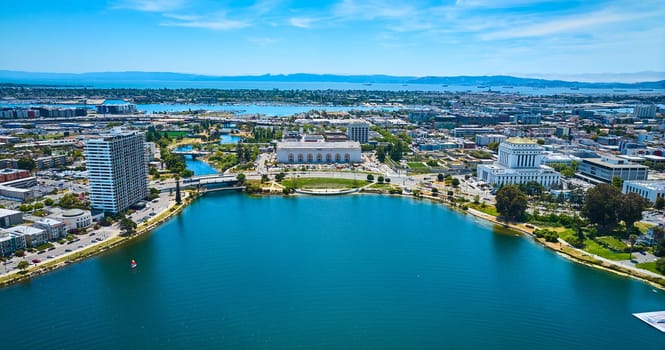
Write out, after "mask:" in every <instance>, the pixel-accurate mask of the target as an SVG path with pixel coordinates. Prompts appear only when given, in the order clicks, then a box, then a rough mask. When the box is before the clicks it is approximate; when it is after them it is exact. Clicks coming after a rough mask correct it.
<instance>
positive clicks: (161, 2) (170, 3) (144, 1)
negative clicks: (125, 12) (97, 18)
mask: <svg viewBox="0 0 665 350" xmlns="http://www.w3.org/2000/svg"><path fill="white" fill-rule="evenodd" d="M185 4H186V2H185V1H184V0H120V1H118V2H116V3H115V4H114V5H113V8H116V9H129V10H135V11H143V12H168V11H175V10H178V9H181V8H182V7H184V6H185Z"/></svg>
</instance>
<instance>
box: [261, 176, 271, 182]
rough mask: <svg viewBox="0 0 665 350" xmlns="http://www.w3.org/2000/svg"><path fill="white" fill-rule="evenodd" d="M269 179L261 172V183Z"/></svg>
mask: <svg viewBox="0 0 665 350" xmlns="http://www.w3.org/2000/svg"><path fill="white" fill-rule="evenodd" d="M268 181H270V178H269V177H268V175H267V174H262V175H261V183H264V182H268Z"/></svg>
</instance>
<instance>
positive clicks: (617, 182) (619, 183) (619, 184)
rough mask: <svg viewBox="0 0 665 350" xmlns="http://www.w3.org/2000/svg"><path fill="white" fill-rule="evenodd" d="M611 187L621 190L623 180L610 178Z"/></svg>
mask: <svg viewBox="0 0 665 350" xmlns="http://www.w3.org/2000/svg"><path fill="white" fill-rule="evenodd" d="M612 186H614V187H616V188H618V189H619V190H621V189H622V188H623V180H622V179H621V178H620V177H618V176H615V177H613V178H612Z"/></svg>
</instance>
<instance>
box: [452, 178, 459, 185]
mask: <svg viewBox="0 0 665 350" xmlns="http://www.w3.org/2000/svg"><path fill="white" fill-rule="evenodd" d="M452 184H453V187H457V186H459V179H458V178H456V177H454V178H453V181H452Z"/></svg>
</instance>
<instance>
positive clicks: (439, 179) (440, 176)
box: [436, 173, 444, 182]
mask: <svg viewBox="0 0 665 350" xmlns="http://www.w3.org/2000/svg"><path fill="white" fill-rule="evenodd" d="M443 178H444V177H443V174H441V173H439V175H437V176H436V181H439V182H442V181H443Z"/></svg>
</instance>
